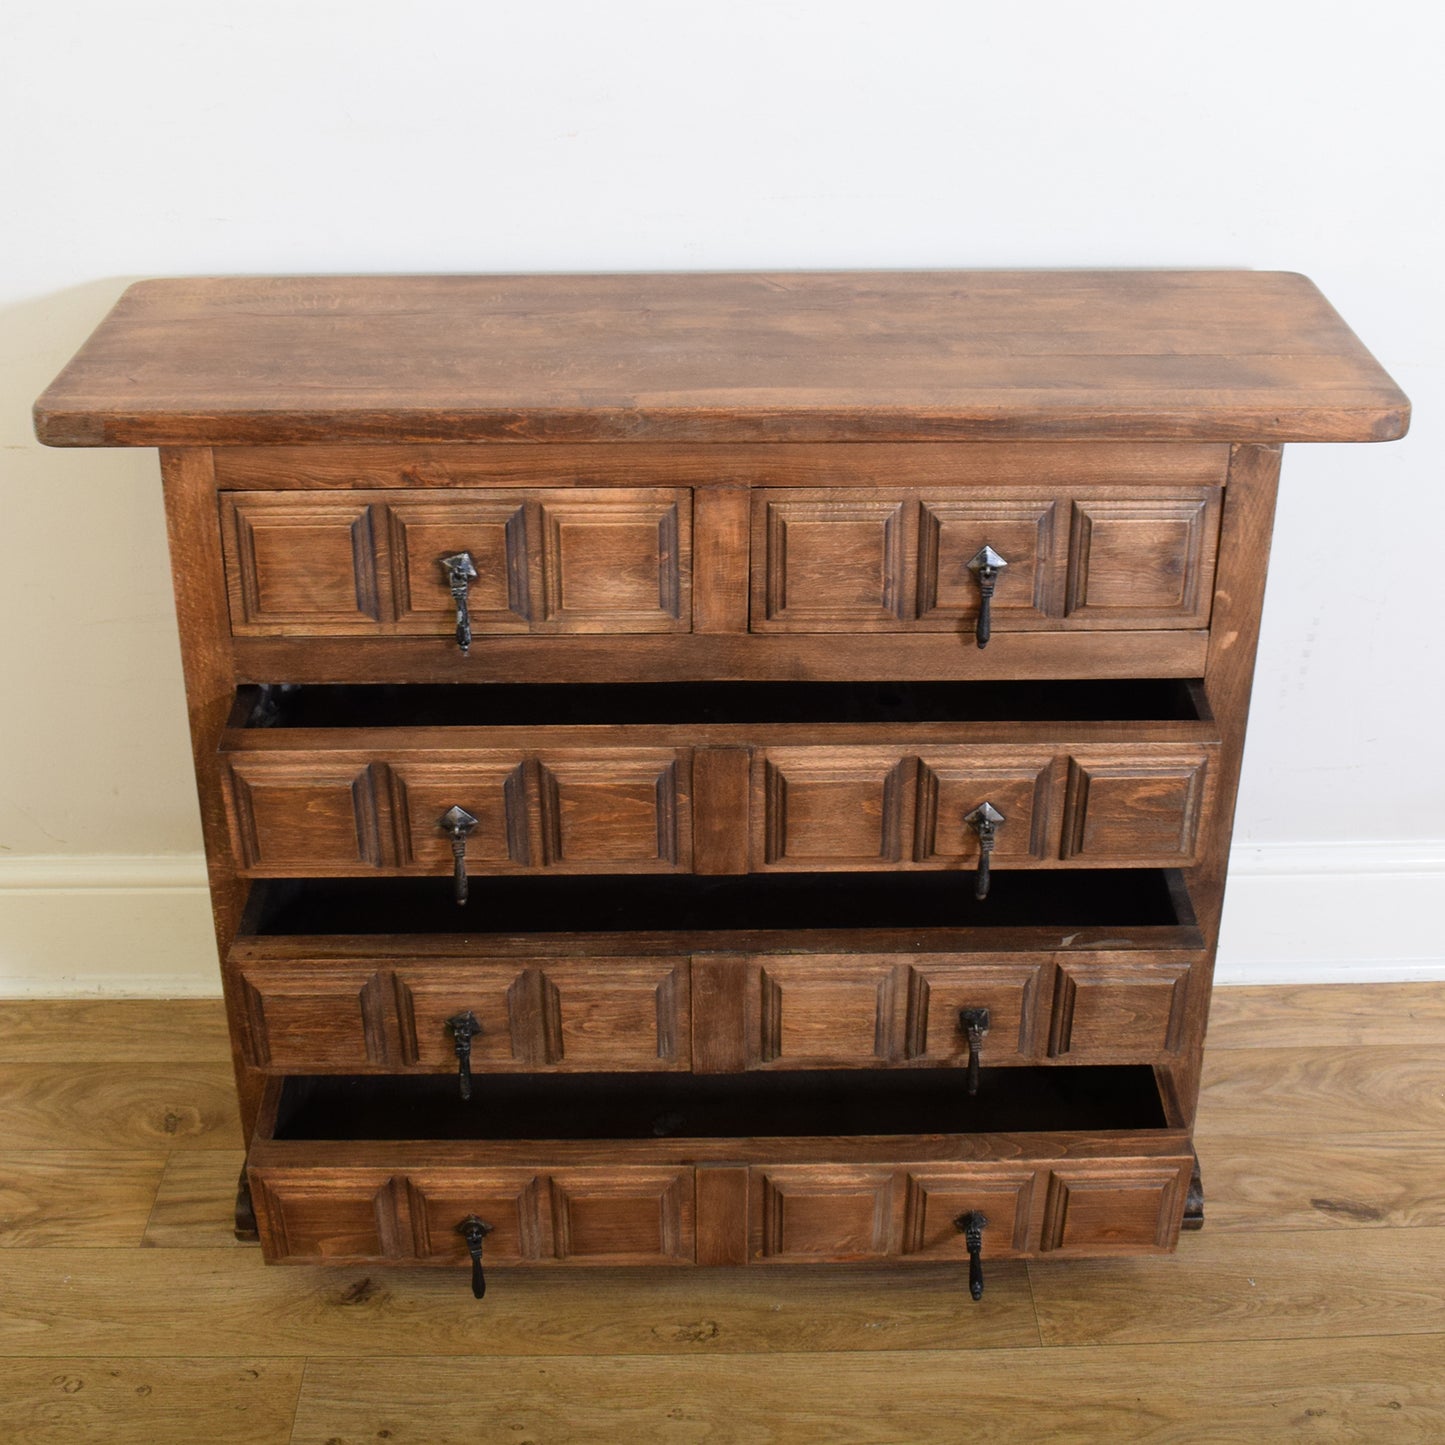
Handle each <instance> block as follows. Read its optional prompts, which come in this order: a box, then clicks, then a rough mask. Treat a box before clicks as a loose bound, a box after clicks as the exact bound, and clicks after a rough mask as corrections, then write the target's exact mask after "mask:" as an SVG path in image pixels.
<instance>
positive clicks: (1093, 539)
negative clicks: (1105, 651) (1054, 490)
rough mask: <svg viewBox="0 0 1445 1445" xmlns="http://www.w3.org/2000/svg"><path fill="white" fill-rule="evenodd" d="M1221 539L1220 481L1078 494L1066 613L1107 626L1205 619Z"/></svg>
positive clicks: (1203, 622)
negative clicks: (1197, 485) (1100, 494)
mask: <svg viewBox="0 0 1445 1445" xmlns="http://www.w3.org/2000/svg"><path fill="white" fill-rule="evenodd" d="M1218 540H1219V489H1218V488H1217V487H1210V488H1193V489H1190V490H1188V491H1185V492H1183V493H1180V492H1173V493H1167V492H1166V493H1154V494H1152V495H1151V494H1149V493H1147V492H1143V493H1133V494H1130V495H1129V496H1127V497H1117V498H1116V497H1081V498H1078V499H1076V500H1075V502H1074V507H1073V519H1072V526H1071V529H1070V539H1069V564H1068V580H1067V583H1066V586H1065V604H1064V607H1065V615H1066V616H1067V617H1069V618H1070V620H1072V621H1075V622H1078V621H1084V622H1087V623H1090V624H1094V625H1098V626H1107V627H1204V626H1207V625H1208V622H1209V613H1210V606H1211V603H1212V600H1213V587H1212V583H1213V579H1214V554H1215V550H1216V547H1217V545H1218ZM1260 565H1261V566H1263V565H1264V559H1263V558H1261V559H1260Z"/></svg>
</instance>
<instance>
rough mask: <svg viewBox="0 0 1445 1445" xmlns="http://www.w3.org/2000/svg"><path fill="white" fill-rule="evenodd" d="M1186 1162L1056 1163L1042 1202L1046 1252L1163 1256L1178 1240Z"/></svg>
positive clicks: (1044, 1249) (1154, 1160)
mask: <svg viewBox="0 0 1445 1445" xmlns="http://www.w3.org/2000/svg"><path fill="white" fill-rule="evenodd" d="M1188 1168H1189V1164H1188V1161H1175V1160H1168V1159H1140V1160H1138V1161H1133V1160H1103V1159H1101V1160H1098V1161H1083V1160H1081V1161H1079V1162H1078V1163H1072V1164H1067V1165H1064V1164H1059V1165H1056V1166H1055V1167H1054V1169H1053V1171H1052V1174H1051V1176H1050V1179H1049V1192H1048V1195H1047V1197H1046V1200H1045V1204H1044V1227H1043V1237H1042V1238H1041V1240H1040V1241H1039V1248H1040V1249H1041V1250H1043V1251H1045V1252H1047V1253H1054V1254H1063V1255H1068V1254H1078V1255H1107V1254H1131V1253H1140V1252H1144V1253H1149V1254H1154V1253H1160V1254H1162V1253H1164V1252H1166V1251H1167V1250H1168V1249H1169V1248H1170V1247H1171V1246H1172V1245H1173V1243H1174V1241H1175V1240H1176V1239H1177V1238H1178V1236H1179V1221H1180V1217H1181V1215H1182V1212H1183V1208H1184V1192H1185V1186H1186V1184H1187V1182H1188Z"/></svg>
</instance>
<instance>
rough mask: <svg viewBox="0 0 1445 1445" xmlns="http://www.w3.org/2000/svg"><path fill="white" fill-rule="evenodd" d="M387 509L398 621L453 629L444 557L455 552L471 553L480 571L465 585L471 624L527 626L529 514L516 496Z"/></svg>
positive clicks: (473, 496) (496, 628)
mask: <svg viewBox="0 0 1445 1445" xmlns="http://www.w3.org/2000/svg"><path fill="white" fill-rule="evenodd" d="M386 512H387V520H388V524H389V535H390V538H391V566H392V586H393V587H394V589H395V592H396V615H397V621H398V622H399V623H402V624H416V626H413V627H408V628H407V630H408V631H415V630H426V631H435V632H447V631H449V630H450V629H451V627H452V625H453V622H454V619H455V616H456V604H455V602H454V601H453V600H452V595H451V591H450V589H449V588H448V585H447V576H446V573H445V571H444V570H443V569H442V566H441V559H442V558H443V557H449V556H452V555H454V554H456V553H458V552H469V553H470V554H471V558H472V562H473V563H474V564H475V566H476V569H477V575H476V577H475V578H474V579H472V581H471V583H470V584H469V587H468V591H467V610H468V613H469V614H470V616H471V619H472V626H473V627H474V628H475V629H476V630H477V631H478V632H482V631H487V632H525V631H526V630H527V629H528V627H529V626H530V621H531V611H532V609H531V599H530V595H529V594H530V583H529V578H528V564H527V515H526V508H525V507H524V506H523V503H522V499H521V498H520V497H519V496H517V495H515V494H509V495H506V496H488V495H487V494H486V493H475V492H469V493H467V494H466V495H465V497H460V496H449V497H445V498H441V499H435V500H430V501H406V502H392V503H390V504H389V505H388V506H387V508H386ZM421 624H425V627H424V629H423V628H422V627H421Z"/></svg>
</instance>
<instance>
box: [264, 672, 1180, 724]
mask: <svg viewBox="0 0 1445 1445" xmlns="http://www.w3.org/2000/svg"><path fill="white" fill-rule="evenodd" d="M1207 720H1208V708H1207V705H1206V704H1205V702H1204V696H1203V690H1202V688H1201V686H1200V685H1199V684H1198V683H1197V682H1194V681H1192V680H1189V679H1184V678H1127V679H1121V680H1100V681H1066V682H1053V681H1050V682H690V683H576V684H573V683H568V684H552V683H525V684H518V683H494V684H472V683H458V684H455V685H443V684H431V685H416V686H408V687H404V686H398V685H392V684H375V685H365V684H319V683H317V684H306V685H297V686H281V687H272V688H258V687H248V688H243V689H242V690H241V694H240V696H239V698H238V709H237V717H236V723H237V725H239V726H241V727H244V728H258V727H278V728H379V727H470V728H476V727H548V726H568V725H574V726H575V725H588V726H597V727H605V726H638V725H647V724H652V725H678V724H688V723H693V724H707V725H727V724H766V723H890V722H892V723H927V722H1006V721H1018V722H1145V721H1150V722H1196V721H1207Z"/></svg>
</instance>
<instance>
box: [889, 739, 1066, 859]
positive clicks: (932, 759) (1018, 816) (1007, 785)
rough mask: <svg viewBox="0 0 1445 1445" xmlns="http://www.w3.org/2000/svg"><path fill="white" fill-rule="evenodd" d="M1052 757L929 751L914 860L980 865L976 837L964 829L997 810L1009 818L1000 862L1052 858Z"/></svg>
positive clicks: (923, 763)
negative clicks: (984, 810) (977, 814)
mask: <svg viewBox="0 0 1445 1445" xmlns="http://www.w3.org/2000/svg"><path fill="white" fill-rule="evenodd" d="M1053 766H1054V753H1053V750H1052V749H1048V750H1037V749H1036V750H1033V751H1030V750H1027V749H1021V748H1018V747H1003V746H990V745H984V746H977V747H960V748H928V749H925V750H924V753H923V756H922V757H921V758H920V760H919V769H918V828H917V842H916V845H915V855H914V856H915V857H916V858H917V860H918V861H919V862H920V863H932V864H934V865H936V866H938V867H943V868H965V867H971V866H973V865H974V864H976V863H977V862H978V854H979V835H978V831H977V830H976V829H975V828H973V827H970V826H969V825H968V824H967V823H965V822H964V819H965V818H966V817H968V815H969V814H970V813H972V812H973V811H974V809H976V808H979V807H982V806H983V804H984V803H989V804H991V805H992V806H993V807H994V808H995V809H996V810H997V811H998V812H1000V813H1002V814H1003V816H1004V821H1003V822H1002V823H1000V824H999V825H998V827H997V831H996V834H995V841H994V849H993V853H992V855H991V856H992V859H993V861H995V862H1011V861H1014V860H1018V861H1024V860H1027V859H1030V858H1045V857H1048V856H1049V855H1050V854H1051V853H1052V852H1053V851H1054V848H1053V829H1054V827H1056V826H1057V824H1056V822H1055V820H1054V818H1053V817H1051V811H1052V810H1051V809H1050V806H1049V803H1050V783H1051V781H1052V779H1053Z"/></svg>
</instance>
